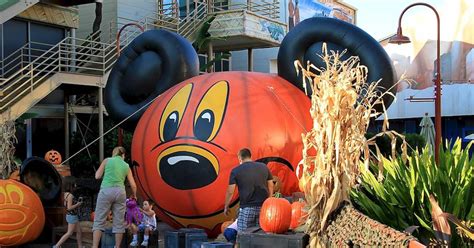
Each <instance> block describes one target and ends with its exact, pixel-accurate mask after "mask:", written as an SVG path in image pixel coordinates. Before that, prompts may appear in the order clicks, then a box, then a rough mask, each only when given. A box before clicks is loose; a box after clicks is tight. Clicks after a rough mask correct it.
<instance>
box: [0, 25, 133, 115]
mask: <svg viewBox="0 0 474 248" xmlns="http://www.w3.org/2000/svg"><path fill="white" fill-rule="evenodd" d="M140 33H141V31H135V32H132V33H131V34H133V35H130V33H129V35H127V37H124V38H123V39H121V40H120V46H121V47H124V46H127V45H128V44H129V43H130V42H131V41H132V40H133V39H134V38H136V37H137V36H138V35H139V34H140ZM98 34H99V32H98V33H96V34H92V35H90V36H89V38H88V39H81V38H75V37H74V38H73V37H65V38H64V39H63V40H61V41H60V42H58V43H57V44H55V45H49V46H51V47H50V48H49V49H47V50H46V49H40V48H38V47H41V46H43V45H48V44H43V43H34V44H33V42H31V43H29V44H25V45H24V46H22V48H21V49H18V50H17V51H16V52H15V54H14V55H11V56H10V57H7V59H8V60H14V61H17V60H20V61H21V62H20V63H19V64H17V65H15V64H14V63H15V62H14V63H10V61H8V63H9V64H8V65H9V66H13V68H14V69H17V70H16V71H15V72H14V73H13V74H12V75H8V77H6V78H0V92H2V93H3V95H2V96H0V103H1V104H0V113H1V112H4V111H5V110H6V109H8V108H9V107H10V106H11V104H13V103H15V102H16V101H18V99H20V98H21V97H23V96H24V94H27V93H28V92H29V91H33V89H34V88H36V87H37V86H38V85H39V84H41V83H42V82H43V81H44V80H45V79H47V78H48V77H50V76H51V75H53V74H55V73H58V72H68V73H82V74H84V73H85V74H91V73H92V74H98V75H105V74H106V73H107V71H108V70H110V69H111V68H112V66H113V64H114V62H115V60H116V59H117V56H116V55H115V54H114V52H115V49H116V46H117V45H116V44H115V43H114V42H111V43H106V42H100V41H98V40H95V37H96V36H97V35H98ZM25 49H28V50H25ZM25 51H26V54H25ZM31 53H41V54H40V55H36V54H31ZM15 55H16V56H17V58H14V59H12V58H13V57H14V56H15ZM26 55H28V59H29V60H31V59H32V58H34V59H33V60H32V61H31V62H29V63H27V64H26V65H25V62H28V61H22V59H23V57H24V56H26ZM31 55H33V56H31ZM2 62H3V61H2ZM18 65H21V66H20V67H21V68H20V69H18V67H17V66H18ZM3 69H5V68H4V67H2V70H3ZM9 72H10V70H9V71H8V72H7V73H9ZM3 75H5V74H3Z"/></svg>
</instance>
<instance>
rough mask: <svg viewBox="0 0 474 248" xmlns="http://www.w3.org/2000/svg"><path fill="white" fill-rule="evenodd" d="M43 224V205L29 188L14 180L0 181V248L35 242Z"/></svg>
mask: <svg viewBox="0 0 474 248" xmlns="http://www.w3.org/2000/svg"><path fill="white" fill-rule="evenodd" d="M44 222H45V216H44V210H43V205H42V203H41V200H40V198H39V197H38V195H36V193H35V192H34V191H33V190H32V189H31V188H30V187H28V186H27V185H25V184H23V183H21V182H18V181H16V180H11V179H7V180H0V247H2V246H18V245H21V244H24V243H28V242H30V241H33V240H35V239H36V238H37V237H38V236H39V235H40V234H41V232H42V231H43V227H44Z"/></svg>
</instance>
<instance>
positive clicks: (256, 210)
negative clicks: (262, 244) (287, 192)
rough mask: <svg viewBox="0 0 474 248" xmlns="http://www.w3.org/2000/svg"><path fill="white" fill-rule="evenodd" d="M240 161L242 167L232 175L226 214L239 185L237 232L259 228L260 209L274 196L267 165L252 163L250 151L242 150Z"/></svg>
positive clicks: (227, 194)
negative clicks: (254, 227)
mask: <svg viewBox="0 0 474 248" xmlns="http://www.w3.org/2000/svg"><path fill="white" fill-rule="evenodd" d="M238 159H239V163H240V165H239V166H237V167H235V168H234V169H233V170H232V172H231V173H230V179H229V186H228V187H227V193H226V197H225V206H224V214H225V215H228V214H229V213H230V210H229V204H230V200H231V199H232V196H233V195H234V191H235V186H236V185H237V188H238V190H239V200H240V210H239V218H238V222H237V231H238V232H241V231H243V230H245V229H247V228H249V227H253V226H259V222H258V219H259V216H260V208H261V207H262V204H263V202H264V201H265V200H266V199H267V198H268V197H269V196H271V195H273V180H272V174H271V173H270V171H269V170H268V168H267V166H266V165H265V164H263V163H259V162H254V161H252V159H251V153H250V150H249V149H247V148H244V149H242V150H240V151H239V154H238Z"/></svg>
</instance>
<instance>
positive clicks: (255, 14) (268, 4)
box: [209, 0, 287, 51]
mask: <svg viewBox="0 0 474 248" xmlns="http://www.w3.org/2000/svg"><path fill="white" fill-rule="evenodd" d="M209 15H215V16H216V18H215V19H214V21H213V22H212V23H211V27H210V28H209V33H210V34H211V35H212V36H213V37H217V38H221V39H218V40H215V41H213V43H212V45H213V49H214V50H215V51H231V50H241V49H248V48H267V47H276V46H279V45H280V43H281V41H282V40H283V37H284V36H285V35H286V33H287V25H286V23H283V22H281V21H280V2H279V1H273V0H266V1H265V0H262V1H248V2H247V3H229V4H228V3H221V4H219V3H217V2H215V3H213V4H212V5H211V6H209Z"/></svg>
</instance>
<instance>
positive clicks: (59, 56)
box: [58, 44, 62, 72]
mask: <svg viewBox="0 0 474 248" xmlns="http://www.w3.org/2000/svg"><path fill="white" fill-rule="evenodd" d="M61 45H62V44H59V46H58V71H59V72H61Z"/></svg>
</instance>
